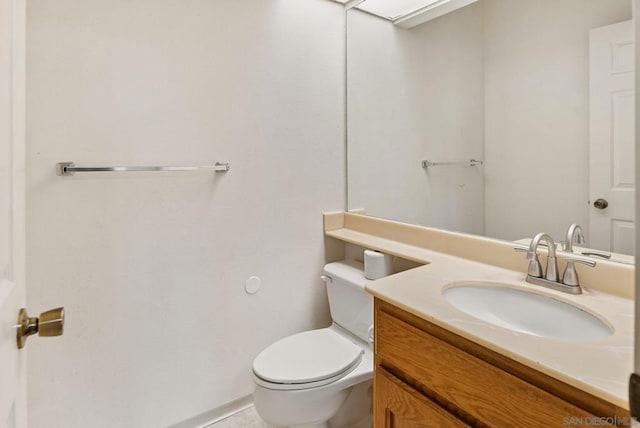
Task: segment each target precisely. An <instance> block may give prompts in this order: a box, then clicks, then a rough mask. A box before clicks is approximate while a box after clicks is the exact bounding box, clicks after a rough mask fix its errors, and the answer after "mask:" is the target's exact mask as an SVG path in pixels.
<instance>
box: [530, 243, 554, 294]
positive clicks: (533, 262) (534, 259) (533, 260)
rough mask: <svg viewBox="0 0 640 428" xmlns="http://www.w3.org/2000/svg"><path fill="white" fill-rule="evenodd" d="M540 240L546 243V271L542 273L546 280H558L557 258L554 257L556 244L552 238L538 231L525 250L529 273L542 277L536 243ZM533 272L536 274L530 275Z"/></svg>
mask: <svg viewBox="0 0 640 428" xmlns="http://www.w3.org/2000/svg"><path fill="white" fill-rule="evenodd" d="M540 241H545V242H546V243H547V248H548V253H547V271H546V272H545V274H544V279H546V280H547V281H553V282H558V260H557V259H556V244H555V242H553V238H552V237H551V236H549V235H548V234H546V233H542V232H541V233H538V234H537V235H536V236H534V237H533V239H532V240H531V244H529V251H527V259H528V260H529V275H531V276H534V277H537V278H542V267H541V266H540V260H539V259H538V245H540ZM532 272H535V273H536V274H537V275H532Z"/></svg>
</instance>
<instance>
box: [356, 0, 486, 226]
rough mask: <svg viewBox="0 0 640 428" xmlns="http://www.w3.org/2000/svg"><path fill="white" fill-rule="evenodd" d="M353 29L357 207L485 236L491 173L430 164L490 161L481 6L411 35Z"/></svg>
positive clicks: (385, 25) (376, 22) (383, 24)
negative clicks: (429, 164)
mask: <svg viewBox="0 0 640 428" xmlns="http://www.w3.org/2000/svg"><path fill="white" fill-rule="evenodd" d="M347 22H348V33H347V40H348V45H347V50H348V58H349V59H348V64H347V66H348V78H347V80H348V107H347V108H348V145H347V147H348V152H349V153H348V158H349V168H348V180H349V208H350V209H354V208H365V209H366V210H367V213H368V214H370V215H375V216H380V217H385V218H391V219H396V220H401V221H405V222H409V223H415V224H423V225H430V226H435V227H442V228H446V229H454V230H460V231H464V232H471V233H483V232H484V179H483V175H482V169H481V168H449V167H442V168H433V169H429V170H424V169H422V168H421V166H420V162H421V161H422V160H423V159H430V160H434V161H441V162H444V161H459V160H462V159H467V160H468V159H472V158H476V159H482V157H483V141H482V139H483V133H484V124H483V113H482V110H483V90H484V88H483V86H484V79H483V64H482V40H483V38H482V32H483V29H482V7H481V5H480V4H473V5H471V6H468V7H466V8H464V9H461V10H460V11H458V12H457V13H455V14H450V15H446V16H444V17H442V18H439V19H437V20H434V21H431V22H429V24H427V25H421V26H418V27H414V28H413V29H411V30H405V29H402V28H399V27H394V26H393V24H391V23H390V22H388V21H385V20H382V19H379V18H376V17H373V16H371V15H367V14H365V13H362V12H359V11H356V10H352V11H350V12H349V14H348V16H347Z"/></svg>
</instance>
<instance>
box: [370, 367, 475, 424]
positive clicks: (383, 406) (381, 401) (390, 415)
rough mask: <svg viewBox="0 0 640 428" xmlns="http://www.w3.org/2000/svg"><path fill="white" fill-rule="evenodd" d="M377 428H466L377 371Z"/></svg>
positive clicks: (389, 376)
mask: <svg viewBox="0 0 640 428" xmlns="http://www.w3.org/2000/svg"><path fill="white" fill-rule="evenodd" d="M374 390H375V392H374V394H375V403H374V409H375V413H374V427H375V428H462V427H465V428H466V426H467V425H466V424H465V423H464V422H462V421H461V420H460V419H458V418H456V417H455V416H453V415H452V414H451V413H449V412H447V411H446V410H445V409H443V408H442V407H440V406H438V405H437V404H436V403H434V402H433V401H431V400H429V399H428V398H427V397H425V396H424V395H422V394H421V393H420V392H418V391H416V390H414V389H413V388H411V387H410V386H409V385H407V384H405V383H404V382H402V381H401V380H399V379H397V378H396V377H394V376H393V375H391V374H389V373H388V372H387V371H386V370H384V369H382V368H379V367H377V368H376V374H375V378H374Z"/></svg>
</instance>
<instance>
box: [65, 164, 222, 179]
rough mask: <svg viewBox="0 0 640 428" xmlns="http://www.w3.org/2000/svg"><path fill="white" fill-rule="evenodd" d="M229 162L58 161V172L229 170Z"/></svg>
mask: <svg viewBox="0 0 640 428" xmlns="http://www.w3.org/2000/svg"><path fill="white" fill-rule="evenodd" d="M229 169H231V166H230V165H229V163H228V162H216V163H215V164H214V165H203V166H75V164H74V163H73V162H58V163H57V164H56V173H57V174H58V175H60V176H69V175H74V174H75V173H76V172H146V171H201V170H202V171H214V172H227V171H229Z"/></svg>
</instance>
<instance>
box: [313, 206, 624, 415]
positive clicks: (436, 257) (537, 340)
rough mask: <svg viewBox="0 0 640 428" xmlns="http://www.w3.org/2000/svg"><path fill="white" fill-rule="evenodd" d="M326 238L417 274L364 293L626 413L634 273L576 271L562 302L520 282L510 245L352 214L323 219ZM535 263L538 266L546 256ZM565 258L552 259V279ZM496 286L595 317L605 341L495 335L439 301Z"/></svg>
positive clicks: (608, 268) (522, 263) (559, 295)
mask: <svg viewBox="0 0 640 428" xmlns="http://www.w3.org/2000/svg"><path fill="white" fill-rule="evenodd" d="M324 231H325V235H326V236H327V237H330V238H333V239H337V240H340V241H343V242H347V243H351V244H355V245H358V246H360V247H364V248H371V249H375V250H379V251H382V252H385V253H387V254H391V255H394V256H398V257H401V258H404V259H407V260H411V261H414V262H418V263H426V265H425V266H421V267H417V268H413V269H410V270H406V271H404V272H401V273H397V274H394V275H391V276H388V277H386V278H382V279H379V280H377V281H372V282H370V283H369V284H367V286H366V289H367V291H368V292H369V293H371V294H373V295H374V296H376V297H379V298H380V299H382V300H385V301H387V302H389V303H391V304H394V305H396V306H398V307H400V308H402V309H404V310H406V311H407V312H410V313H412V314H414V315H416V316H418V317H420V318H423V319H425V320H427V321H430V322H432V323H434V324H437V325H439V326H441V327H443V328H445V329H447V330H449V331H451V332H454V333H457V334H459V335H460V336H463V337H465V338H467V339H469V340H471V341H473V342H476V343H478V344H480V345H483V346H485V347H487V348H489V349H491V350H494V351H496V352H499V353H501V354H503V355H505V356H508V357H510V358H512V359H513V360H516V361H518V362H520V363H522V364H524V365H526V366H529V367H531V368H533V369H536V370H538V371H540V372H543V373H545V374H547V375H549V376H552V377H554V378H556V379H558V380H561V381H563V382H565V383H567V384H569V385H572V386H574V387H576V388H579V389H581V390H583V391H586V392H589V393H591V394H593V395H594V396H596V397H599V398H602V399H604V400H606V401H609V402H611V403H613V404H615V405H617V406H619V407H622V408H624V409H629V402H628V396H627V394H628V392H627V389H628V378H629V375H630V374H631V373H632V371H633V329H634V291H635V288H634V287H635V286H634V284H635V281H634V275H635V268H634V266H632V265H628V264H621V263H614V262H611V261H598V262H597V266H596V267H594V268H589V267H585V266H577V267H576V268H577V269H578V273H579V275H580V282H581V284H582V288H583V291H584V293H583V294H581V295H577V296H574V295H570V294H567V293H563V292H560V291H554V290H550V289H547V288H544V287H541V286H538V285H532V284H529V283H527V282H525V281H524V279H525V276H526V275H525V272H526V271H527V266H528V261H527V260H526V258H525V257H524V255H523V254H522V253H516V252H515V251H514V249H513V243H512V242H507V241H500V240H496V239H490V238H485V237H481V236H476V235H470V234H464V233H458V232H450V231H446V230H442V229H435V228H429V227H424V226H418V225H410V224H406V223H400V222H395V221H391V220H386V219H380V218H375V217H370V216H367V215H363V214H361V213H360V214H358V213H328V214H325V215H324ZM539 253H540V260H541V262H542V263H543V265H544V264H545V262H546V257H545V255H546V254H545V253H546V250H544V249H541V250H540V251H539ZM565 258H566V254H563V253H562V252H560V253H559V254H558V261H559V264H560V272H562V269H563V268H564V264H565ZM471 281H473V282H481V283H499V284H503V285H506V286H509V287H515V288H520V289H522V290H525V291H531V292H535V293H537V294H541V295H544V296H548V297H551V298H554V299H557V300H561V301H565V302H568V303H571V304H573V305H575V306H578V307H580V308H582V309H584V310H585V311H587V312H591V313H592V314H594V315H597V316H598V317H599V318H601V319H603V320H605V321H606V322H607V323H608V324H609V325H610V327H612V328H613V335H611V336H609V337H605V338H601V339H597V340H591V341H582V342H578V341H566V340H559V339H552V338H546V337H538V336H533V335H529V334H525V333H520V332H516V331H512V330H508V329H506V328H501V327H497V326H494V325H492V324H489V323H487V322H484V321H481V320H479V319H477V318H474V317H472V316H471V315H468V314H466V313H464V312H462V311H460V310H458V309H457V308H455V307H454V306H452V305H451V304H449V303H448V302H447V301H445V300H444V298H443V297H442V289H443V287H445V286H446V285H449V284H451V283H460V282H471Z"/></svg>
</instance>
